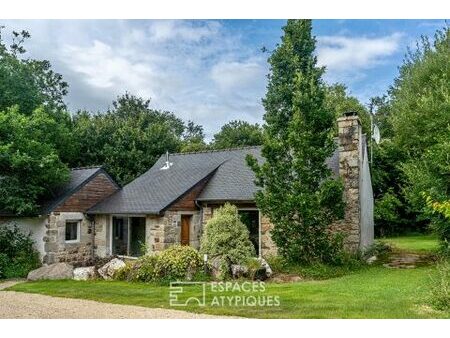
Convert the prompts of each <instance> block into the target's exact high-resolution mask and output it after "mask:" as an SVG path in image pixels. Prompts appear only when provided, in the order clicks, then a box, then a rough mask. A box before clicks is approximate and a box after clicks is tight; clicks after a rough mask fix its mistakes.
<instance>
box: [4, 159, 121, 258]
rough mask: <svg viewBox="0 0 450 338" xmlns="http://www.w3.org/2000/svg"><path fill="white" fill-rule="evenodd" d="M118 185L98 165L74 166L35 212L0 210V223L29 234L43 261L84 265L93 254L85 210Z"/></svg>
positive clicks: (114, 190) (90, 221) (88, 220)
mask: <svg viewBox="0 0 450 338" xmlns="http://www.w3.org/2000/svg"><path fill="white" fill-rule="evenodd" d="M119 188H120V187H119V186H118V185H117V183H116V182H115V181H114V180H113V179H112V178H111V177H110V176H109V175H108V174H107V173H106V171H105V170H103V169H102V168H101V167H90V168H75V169H72V170H71V172H70V178H69V181H68V182H67V183H66V184H64V185H63V186H61V187H60V188H59V189H57V190H56V191H55V192H54V194H53V196H52V197H51V198H48V199H47V200H46V201H42V202H41V205H42V208H41V211H40V212H39V214H38V215H34V216H28V217H18V216H15V215H12V214H9V213H6V212H0V223H1V222H7V223H11V224H12V223H16V224H17V225H18V226H19V227H20V229H21V230H22V231H23V232H24V233H31V236H32V238H33V240H34V242H35V244H36V249H37V250H38V252H39V254H40V257H41V260H42V261H43V263H49V264H51V263H55V262H68V263H73V264H84V263H87V262H88V261H90V260H91V258H92V257H93V255H94V247H93V246H92V242H93V232H92V227H91V224H92V220H91V219H90V218H89V215H88V214H87V213H86V212H87V211H88V210H89V209H90V208H91V207H93V206H94V205H96V204H97V203H98V202H100V201H102V200H104V199H105V198H107V197H108V196H110V195H111V194H113V193H114V192H116V191H117V190H119Z"/></svg>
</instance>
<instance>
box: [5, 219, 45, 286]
mask: <svg viewBox="0 0 450 338" xmlns="http://www.w3.org/2000/svg"><path fill="white" fill-rule="evenodd" d="M0 248H1V253H0V279H2V278H18V277H25V276H26V275H27V274H28V272H29V271H31V270H33V269H36V268H37V267H39V266H40V265H41V263H40V260H39V253H38V252H37V251H36V249H35V248H34V242H33V240H32V238H31V236H30V234H24V233H22V232H21V231H20V230H19V228H18V227H17V224H15V223H3V224H0Z"/></svg>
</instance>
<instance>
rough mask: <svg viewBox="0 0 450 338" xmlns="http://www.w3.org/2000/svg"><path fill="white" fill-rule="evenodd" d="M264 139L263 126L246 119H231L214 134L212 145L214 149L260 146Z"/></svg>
mask: <svg viewBox="0 0 450 338" xmlns="http://www.w3.org/2000/svg"><path fill="white" fill-rule="evenodd" d="M262 141H263V133H262V128H261V127H260V126H259V125H258V124H250V123H248V122H246V121H240V120H235V121H231V122H229V123H227V124H225V125H224V126H222V128H221V129H220V131H219V132H218V133H217V134H215V135H214V139H213V141H212V144H211V146H212V147H213V148H214V149H225V148H236V147H244V146H258V145H261V144H262Z"/></svg>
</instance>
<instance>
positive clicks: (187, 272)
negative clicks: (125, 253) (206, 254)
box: [114, 245, 203, 282]
mask: <svg viewBox="0 0 450 338" xmlns="http://www.w3.org/2000/svg"><path fill="white" fill-rule="evenodd" d="M202 264H203V263H202V259H201V257H200V255H199V253H198V251H197V250H195V249H194V248H192V247H190V246H181V245H174V246H171V247H169V248H168V249H165V250H163V251H162V252H161V253H159V254H150V255H144V256H142V257H140V258H139V259H138V260H137V261H135V262H127V263H126V265H125V267H123V268H121V269H119V270H118V271H117V272H116V273H115V275H114V279H117V280H126V281H129V282H138V281H139V282H164V281H176V280H185V279H188V280H190V279H192V278H193V277H194V276H195V275H196V274H197V273H198V272H199V271H200V269H201V267H202Z"/></svg>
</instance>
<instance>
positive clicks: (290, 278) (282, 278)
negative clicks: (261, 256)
mask: <svg viewBox="0 0 450 338" xmlns="http://www.w3.org/2000/svg"><path fill="white" fill-rule="evenodd" d="M302 280H303V278H302V277H300V276H297V275H289V274H277V275H276V276H274V277H273V278H272V279H271V281H272V282H274V283H296V282H301V281H302Z"/></svg>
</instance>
